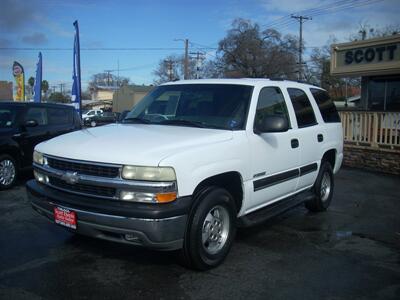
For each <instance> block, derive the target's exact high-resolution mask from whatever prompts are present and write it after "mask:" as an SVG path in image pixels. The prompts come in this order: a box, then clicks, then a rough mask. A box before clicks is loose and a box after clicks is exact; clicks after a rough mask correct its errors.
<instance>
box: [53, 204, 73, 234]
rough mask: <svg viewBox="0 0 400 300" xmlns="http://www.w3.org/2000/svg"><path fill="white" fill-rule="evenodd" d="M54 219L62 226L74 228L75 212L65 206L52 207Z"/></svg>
mask: <svg viewBox="0 0 400 300" xmlns="http://www.w3.org/2000/svg"><path fill="white" fill-rule="evenodd" d="M54 221H55V222H56V223H57V224H60V225H62V226H65V227H68V228H72V229H76V223H77V222H76V212H74V211H72V210H69V209H66V208H61V207H54Z"/></svg>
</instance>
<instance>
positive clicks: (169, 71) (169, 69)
mask: <svg viewBox="0 0 400 300" xmlns="http://www.w3.org/2000/svg"><path fill="white" fill-rule="evenodd" d="M164 63H165V64H166V65H167V74H168V80H169V81H172V80H174V78H173V75H174V74H173V68H172V67H173V63H174V62H173V61H172V60H171V59H166V60H164Z"/></svg>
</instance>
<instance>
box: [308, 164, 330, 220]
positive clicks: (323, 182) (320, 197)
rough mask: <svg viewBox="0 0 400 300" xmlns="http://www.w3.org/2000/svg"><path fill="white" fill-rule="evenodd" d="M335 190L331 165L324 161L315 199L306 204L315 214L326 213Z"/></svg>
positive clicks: (316, 185)
mask: <svg viewBox="0 0 400 300" xmlns="http://www.w3.org/2000/svg"><path fill="white" fill-rule="evenodd" d="M333 188H334V180H333V171H332V167H331V165H330V163H328V162H326V161H322V163H321V167H320V169H319V173H318V176H317V179H316V181H315V184H314V187H313V191H314V198H313V199H312V200H309V201H307V202H306V203H305V205H306V207H307V208H308V209H309V210H310V211H313V212H320V211H325V210H326V209H327V208H328V207H329V205H330V204H331V201H332V196H333Z"/></svg>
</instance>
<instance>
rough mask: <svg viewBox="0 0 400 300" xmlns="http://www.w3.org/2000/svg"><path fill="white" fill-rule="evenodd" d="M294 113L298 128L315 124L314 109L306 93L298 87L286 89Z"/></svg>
mask: <svg viewBox="0 0 400 300" xmlns="http://www.w3.org/2000/svg"><path fill="white" fill-rule="evenodd" d="M287 90H288V93H289V96H290V100H291V101H292V104H293V108H294V112H295V114H296V119H297V125H298V126H299V128H301V127H307V126H312V125H316V124H317V121H316V119H315V114H314V110H313V108H312V106H311V103H310V99H308V97H307V95H306V93H305V92H304V91H303V90H300V89H295V88H291V89H287Z"/></svg>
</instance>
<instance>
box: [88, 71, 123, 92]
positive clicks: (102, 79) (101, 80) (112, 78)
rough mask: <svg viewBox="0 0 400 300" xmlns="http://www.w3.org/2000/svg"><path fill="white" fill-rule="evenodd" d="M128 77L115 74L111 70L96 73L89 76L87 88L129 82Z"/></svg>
mask: <svg viewBox="0 0 400 300" xmlns="http://www.w3.org/2000/svg"><path fill="white" fill-rule="evenodd" d="M129 82H130V79H129V78H128V77H123V76H119V77H118V76H116V75H113V74H111V72H104V73H97V74H94V75H92V76H91V79H90V81H89V89H90V90H95V89H97V87H99V86H109V87H117V86H118V87H119V86H123V85H127V84H129Z"/></svg>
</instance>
